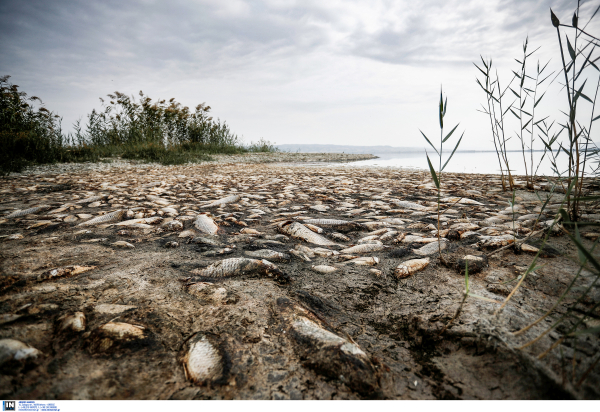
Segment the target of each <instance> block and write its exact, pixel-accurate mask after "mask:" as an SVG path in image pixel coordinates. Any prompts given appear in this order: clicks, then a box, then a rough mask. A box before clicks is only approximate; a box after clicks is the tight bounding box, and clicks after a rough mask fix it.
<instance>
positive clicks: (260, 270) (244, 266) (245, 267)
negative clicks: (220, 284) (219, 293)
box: [191, 258, 291, 283]
mask: <svg viewBox="0 0 600 412" xmlns="http://www.w3.org/2000/svg"><path fill="white" fill-rule="evenodd" d="M191 273H192V274H194V275H198V276H199V277H202V278H215V279H222V278H230V277H234V276H241V275H248V274H260V275H266V276H269V277H274V278H275V280H277V281H278V282H281V283H287V282H289V281H290V280H291V278H290V277H289V275H287V274H286V273H284V272H282V271H281V270H279V268H278V267H277V266H275V265H274V264H272V263H271V262H269V261H268V260H264V259H262V260H258V259H248V258H231V259H225V260H222V261H220V262H216V263H213V264H212V265H210V266H208V267H206V268H204V269H194V270H192V272H191Z"/></svg>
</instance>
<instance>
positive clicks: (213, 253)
mask: <svg viewBox="0 0 600 412" xmlns="http://www.w3.org/2000/svg"><path fill="white" fill-rule="evenodd" d="M233 252H235V249H231V248H228V247H226V248H223V249H218V250H207V251H206V252H201V253H200V255H202V256H206V257H215V256H223V255H231V254H232V253H233Z"/></svg>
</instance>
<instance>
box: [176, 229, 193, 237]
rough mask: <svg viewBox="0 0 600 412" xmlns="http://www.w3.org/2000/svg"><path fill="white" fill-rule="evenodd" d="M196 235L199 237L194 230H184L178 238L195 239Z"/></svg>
mask: <svg viewBox="0 0 600 412" xmlns="http://www.w3.org/2000/svg"><path fill="white" fill-rule="evenodd" d="M196 235H197V233H196V231H195V230H194V229H188V230H184V231H183V232H181V233H180V234H179V236H177V237H194V236H196Z"/></svg>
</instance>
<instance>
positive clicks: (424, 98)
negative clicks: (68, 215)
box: [0, 0, 600, 149]
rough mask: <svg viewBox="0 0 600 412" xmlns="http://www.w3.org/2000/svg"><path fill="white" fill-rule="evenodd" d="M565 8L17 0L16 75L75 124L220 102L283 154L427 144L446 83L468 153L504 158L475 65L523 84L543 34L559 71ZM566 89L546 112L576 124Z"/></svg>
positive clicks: (7, 11)
mask: <svg viewBox="0 0 600 412" xmlns="http://www.w3.org/2000/svg"><path fill="white" fill-rule="evenodd" d="M597 5H598V2H593V1H592V2H589V1H588V2H584V4H583V7H582V11H581V13H580V16H581V20H580V21H582V22H584V23H586V22H587V21H588V19H589V17H590V16H591V14H592V12H593V10H594V9H595V8H596V7H597ZM550 7H552V9H553V10H554V11H555V13H556V14H557V15H558V17H559V18H560V19H561V20H562V21H563V22H565V23H570V20H571V15H572V13H573V11H574V9H575V7H576V1H565V0H554V1H552V0H537V1H536V0H529V1H527V0H480V1H467V0H460V1H457V0H444V1H442V0H431V1H403V0H400V1H374V0H370V1H344V2H342V1H337V0H327V1H322V0H320V1H311V0H306V1H284V0H262V1H258V0H257V1H242V0H220V1H216V0H199V1H175V0H170V1H168V2H167V1H151V0H140V1H124V0H118V1H101V2H90V1H47V0H37V1H36V0H28V1H22V0H15V1H11V0H2V1H1V2H0V55H1V56H2V57H1V58H0V75H4V74H8V75H11V76H12V78H11V81H12V82H13V83H14V84H17V85H19V86H20V88H21V90H23V91H25V92H27V93H28V94H29V95H36V96H39V97H41V98H42V100H43V101H44V103H45V105H46V107H47V108H48V109H50V110H52V111H55V112H56V113H58V114H60V115H61V116H62V117H63V118H64V121H63V127H64V128H65V129H67V130H69V129H71V126H70V125H71V124H72V123H73V122H74V121H75V120H76V119H78V118H80V117H83V118H85V115H86V114H87V113H89V112H90V111H91V110H92V109H93V108H100V101H99V99H98V98H99V97H102V96H105V95H106V94H108V93H111V92H114V91H116V90H118V91H120V92H123V93H126V94H135V95H137V93H138V92H139V91H140V90H143V91H144V93H146V94H147V95H149V96H150V97H152V98H154V99H157V98H167V99H169V98H171V97H175V98H176V99H177V100H178V101H180V102H182V103H183V104H185V105H188V106H190V107H194V106H196V105H197V104H198V103H201V102H206V103H208V104H209V105H210V106H211V107H212V114H213V115H214V116H215V117H219V118H221V119H222V120H226V121H227V122H228V124H229V125H230V126H231V129H232V130H233V131H234V132H235V133H237V134H238V135H240V136H243V138H244V140H245V141H246V142H249V141H256V140H258V139H259V138H261V137H263V138H265V139H267V140H270V141H271V142H276V143H278V144H283V143H313V144H314V143H329V144H356V145H393V146H421V145H422V138H421V137H420V133H419V131H418V129H419V128H420V129H422V130H423V131H424V132H425V133H427V134H430V135H431V136H438V133H439V128H438V127H439V126H438V123H437V111H436V110H437V103H438V99H439V91H440V86H441V85H443V89H444V93H445V94H446V95H447V96H448V103H449V105H448V114H447V117H446V118H447V122H448V123H452V124H454V123H457V122H459V121H460V122H461V126H460V127H459V130H460V131H462V130H466V133H465V140H464V141H463V148H465V149H467V148H483V149H491V148H492V143H491V133H490V131H489V130H488V126H489V119H487V118H486V117H485V115H483V114H481V113H478V112H477V111H476V110H477V108H478V107H479V106H480V104H481V103H483V102H484V95H483V93H482V92H481V90H479V89H478V86H477V85H476V83H475V78H476V76H477V69H475V67H474V66H473V64H472V62H474V61H478V60H479V56H480V55H483V56H484V57H492V58H493V59H494V65H495V66H498V69H499V73H500V76H501V78H504V79H506V80H508V79H509V78H510V69H515V70H516V69H517V63H516V62H514V58H515V57H520V55H521V54H522V43H523V41H524V40H525V38H526V36H529V43H530V47H531V48H533V47H537V46H542V48H541V49H540V51H539V52H538V53H536V54H535V55H534V56H532V58H535V57H536V56H537V58H539V59H541V60H544V61H545V60H547V59H549V58H551V57H552V62H551V65H550V66H551V67H552V68H553V69H557V68H558V63H559V54H557V53H558V51H559V49H558V42H557V37H556V31H555V29H554V28H553V27H552V25H551V23H550V12H549V8H550ZM599 23H600V16H596V18H595V19H594V21H593V22H592V23H591V24H590V25H589V26H588V29H589V31H591V32H592V33H595V34H599V33H600V24H599ZM595 82H596V81H594V82H590V85H589V90H588V88H586V90H588V92H591V94H592V95H593V90H594V89H595ZM591 83H594V85H591ZM564 94H565V93H564V91H562V92H561V91H560V89H559V88H558V87H557V88H555V89H551V90H550V91H549V93H548V96H547V97H546V98H545V99H546V105H545V106H543V107H541V110H539V112H544V113H543V114H544V115H550V116H551V117H554V118H557V119H559V120H562V119H560V113H559V111H558V109H559V105H560V104H561V103H562V101H563V100H564V97H565V96H564ZM538 107H540V106H538ZM595 140H600V139H595Z"/></svg>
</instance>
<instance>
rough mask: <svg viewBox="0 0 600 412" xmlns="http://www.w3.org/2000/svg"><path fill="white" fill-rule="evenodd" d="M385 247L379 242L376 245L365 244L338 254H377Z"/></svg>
mask: <svg viewBox="0 0 600 412" xmlns="http://www.w3.org/2000/svg"><path fill="white" fill-rule="evenodd" d="M385 247H386V246H384V245H382V244H381V242H380V243H379V244H377V243H365V244H362V245H356V246H353V247H350V248H347V249H343V250H341V251H340V252H341V253H351V254H354V253H358V254H361V253H369V252H377V251H380V250H383V249H384V248H385Z"/></svg>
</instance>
